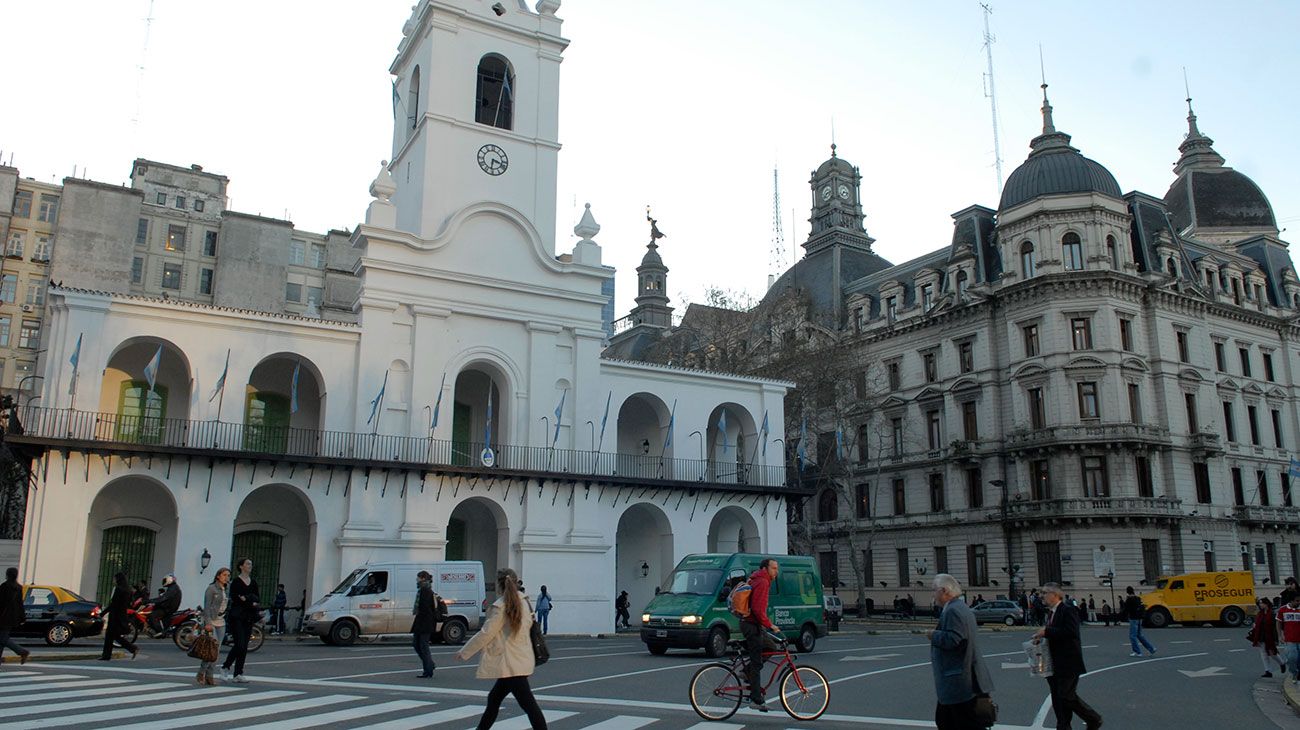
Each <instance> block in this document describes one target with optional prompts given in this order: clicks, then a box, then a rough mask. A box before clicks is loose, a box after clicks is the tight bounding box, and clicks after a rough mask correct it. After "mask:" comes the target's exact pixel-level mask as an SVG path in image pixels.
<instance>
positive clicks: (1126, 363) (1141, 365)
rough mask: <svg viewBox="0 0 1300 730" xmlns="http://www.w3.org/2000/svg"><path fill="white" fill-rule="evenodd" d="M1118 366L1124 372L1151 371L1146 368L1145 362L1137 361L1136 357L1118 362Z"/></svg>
mask: <svg viewBox="0 0 1300 730" xmlns="http://www.w3.org/2000/svg"><path fill="white" fill-rule="evenodd" d="M1119 366H1120V367H1122V368H1124V369H1125V370H1141V371H1142V372H1147V371H1148V370H1150V369H1151V368H1149V367H1147V364H1146V363H1145V362H1143V361H1141V360H1139V359H1138V358H1136V357H1130V358H1125V359H1124V360H1123V361H1122V362H1120V364H1119Z"/></svg>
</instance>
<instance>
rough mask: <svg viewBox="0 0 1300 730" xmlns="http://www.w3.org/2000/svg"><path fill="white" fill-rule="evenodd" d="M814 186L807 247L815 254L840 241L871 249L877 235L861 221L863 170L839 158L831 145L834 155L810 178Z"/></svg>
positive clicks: (805, 246)
mask: <svg viewBox="0 0 1300 730" xmlns="http://www.w3.org/2000/svg"><path fill="white" fill-rule="evenodd" d="M809 185H811V186H812V217H811V218H809V219H808V222H809V223H810V224H811V228H810V229H809V233H808V240H807V241H805V242H804V244H803V247H804V250H805V251H807V253H808V254H813V253H816V252H818V251H821V250H822V249H825V248H827V247H829V246H832V245H835V244H839V245H844V246H850V247H853V248H859V249H862V250H863V251H866V252H868V253H870V252H871V244H872V243H874V242H875V239H874V238H872V237H870V236H868V235H867V230H866V228H864V227H863V225H862V219H863V213H862V199H861V197H860V193H861V187H862V174H861V173H859V172H858V168H856V167H854V166H853V165H851V164H849V163H848V162H846V161H845V160H844V159H842V158H840V157H839V156H838V155H837V154H836V152H835V145H833V144H832V145H831V157H830V159H829V160H827V161H825V162H823V163H822V165H821V167H818V168H817V170H816V171H815V172H813V174H812V179H811V180H809Z"/></svg>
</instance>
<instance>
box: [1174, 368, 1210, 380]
mask: <svg viewBox="0 0 1300 730" xmlns="http://www.w3.org/2000/svg"><path fill="white" fill-rule="evenodd" d="M1178 379H1179V380H1192V381H1196V382H1202V381H1204V380H1205V377H1204V376H1203V375H1201V374H1200V373H1199V372H1197V371H1195V370H1193V369H1191V368H1183V369H1182V370H1179V371H1178Z"/></svg>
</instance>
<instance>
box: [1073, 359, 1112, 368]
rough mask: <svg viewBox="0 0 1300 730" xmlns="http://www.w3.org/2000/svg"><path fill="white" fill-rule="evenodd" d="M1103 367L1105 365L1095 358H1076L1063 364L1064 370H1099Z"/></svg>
mask: <svg viewBox="0 0 1300 730" xmlns="http://www.w3.org/2000/svg"><path fill="white" fill-rule="evenodd" d="M1105 367H1106V363H1104V362H1102V361H1101V360H1099V359H1097V358H1095V357H1076V358H1074V359H1073V360H1071V361H1069V362H1068V363H1066V364H1065V369H1066V370H1099V369H1105Z"/></svg>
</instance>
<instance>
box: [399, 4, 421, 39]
mask: <svg viewBox="0 0 1300 730" xmlns="http://www.w3.org/2000/svg"><path fill="white" fill-rule="evenodd" d="M417 7H419V6H417V5H412V6H411V17H409V18H407V19H406V22H405V23H404V24H402V35H403V36H408V35H410V34H411V32H412V31H414V30H415V9H416V8H417Z"/></svg>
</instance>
